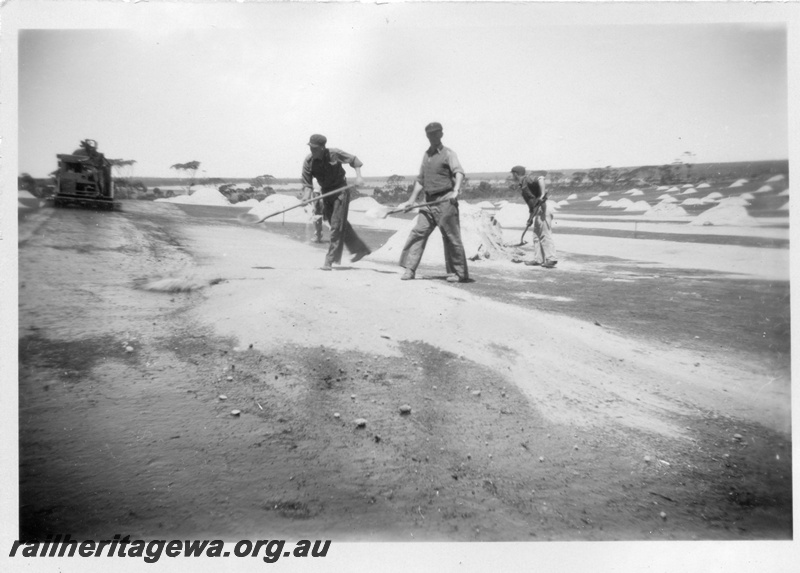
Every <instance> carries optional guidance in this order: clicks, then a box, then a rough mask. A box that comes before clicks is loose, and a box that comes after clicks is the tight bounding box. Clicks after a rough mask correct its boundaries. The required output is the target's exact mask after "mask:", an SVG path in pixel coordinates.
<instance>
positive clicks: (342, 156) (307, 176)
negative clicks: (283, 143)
mask: <svg viewBox="0 0 800 573" xmlns="http://www.w3.org/2000/svg"><path fill="white" fill-rule="evenodd" d="M342 163H346V164H348V165H350V166H351V167H361V166H362V165H363V163H361V160H359V159H358V157H356V156H355V155H353V154H351V153H347V152H346V151H342V150H341V149H336V148H334V147H330V148H327V149H326V150H325V155H324V156H323V157H322V158H321V159H314V156H313V155H312V154H311V153H309V154H308V157H306V159H305V161H303V174H302V180H303V191H305V190H306V189H313V188H314V183H313V179H316V180H317V183H319V186H320V187H321V188H322V192H323V193H326V192H328V191H333V190H334V189H338V188H339V187H344V186H345V185H347V183H346V181H347V179H346V178H345V173H344V167H342Z"/></svg>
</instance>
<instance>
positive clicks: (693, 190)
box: [681, 187, 697, 195]
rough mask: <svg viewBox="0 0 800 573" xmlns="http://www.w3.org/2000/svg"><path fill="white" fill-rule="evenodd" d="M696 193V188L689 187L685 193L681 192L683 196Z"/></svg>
mask: <svg viewBox="0 0 800 573" xmlns="http://www.w3.org/2000/svg"><path fill="white" fill-rule="evenodd" d="M695 193H697V189H695V188H694V187H689V188H688V189H686V190H685V191H681V195H694V194H695Z"/></svg>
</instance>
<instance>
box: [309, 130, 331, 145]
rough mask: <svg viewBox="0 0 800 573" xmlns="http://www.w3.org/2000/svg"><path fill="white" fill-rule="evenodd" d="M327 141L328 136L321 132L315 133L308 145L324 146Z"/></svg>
mask: <svg viewBox="0 0 800 573" xmlns="http://www.w3.org/2000/svg"><path fill="white" fill-rule="evenodd" d="M326 143H328V138H327V137H325V136H324V135H320V134H319V133H315V134H314V135H312V136H311V137H310V138H309V140H308V145H313V146H314V147H323V146H324V145H325V144H326Z"/></svg>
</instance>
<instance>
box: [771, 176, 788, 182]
mask: <svg viewBox="0 0 800 573" xmlns="http://www.w3.org/2000/svg"><path fill="white" fill-rule="evenodd" d="M784 179H786V175H773V176H772V177H770V178H769V179H767V183H775V182H776V181H783V180H784Z"/></svg>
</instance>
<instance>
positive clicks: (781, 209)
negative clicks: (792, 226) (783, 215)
mask: <svg viewBox="0 0 800 573" xmlns="http://www.w3.org/2000/svg"><path fill="white" fill-rule="evenodd" d="M788 210H789V202H788V201H787V202H786V203H784V204H783V205H781V206H780V207H778V211H788Z"/></svg>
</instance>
